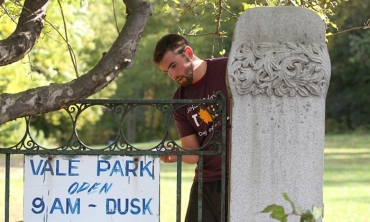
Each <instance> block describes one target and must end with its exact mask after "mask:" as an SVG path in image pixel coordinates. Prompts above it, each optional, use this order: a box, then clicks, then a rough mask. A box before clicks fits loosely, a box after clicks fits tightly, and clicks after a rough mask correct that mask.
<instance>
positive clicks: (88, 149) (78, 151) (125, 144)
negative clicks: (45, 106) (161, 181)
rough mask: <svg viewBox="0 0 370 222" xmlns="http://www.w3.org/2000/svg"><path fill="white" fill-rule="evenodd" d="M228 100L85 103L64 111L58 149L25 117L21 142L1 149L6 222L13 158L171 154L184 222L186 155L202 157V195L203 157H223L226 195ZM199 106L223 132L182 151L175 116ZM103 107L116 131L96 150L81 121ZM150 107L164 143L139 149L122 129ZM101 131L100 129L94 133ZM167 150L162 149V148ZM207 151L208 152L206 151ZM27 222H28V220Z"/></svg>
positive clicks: (219, 95) (215, 132)
mask: <svg viewBox="0 0 370 222" xmlns="http://www.w3.org/2000/svg"><path fill="white" fill-rule="evenodd" d="M226 104H227V103H226V98H225V96H224V95H223V94H222V93H217V97H216V98H215V99H193V100H84V101H81V102H79V103H77V104H75V105H71V106H69V107H66V108H65V109H64V110H65V111H66V113H67V114H68V116H69V118H70V120H71V121H70V124H71V127H70V128H71V132H70V133H69V134H68V136H67V138H65V139H64V142H63V144H61V145H58V146H56V147H46V146H45V145H42V144H40V143H39V142H38V141H37V139H35V138H34V137H35V136H34V134H32V133H31V131H32V129H31V128H32V127H31V122H32V118H33V117H32V116H29V117H25V123H26V129H25V133H24V135H23V137H22V138H21V140H20V141H19V142H18V143H17V144H15V145H14V146H10V147H0V154H1V155H3V156H4V158H5V201H4V202H5V208H4V213H5V221H6V222H8V221H9V196H10V189H9V186H10V174H11V171H10V162H11V155H12V154H21V155H47V156H50V157H52V156H53V155H72V156H75V155H99V156H100V155H107V156H109V155H120V156H142V155H151V156H153V155H154V156H156V155H158V156H159V155H162V154H171V155H177V157H178V158H177V159H178V160H177V180H176V184H177V187H176V190H177V191H176V198H177V199H176V203H177V204H176V221H177V222H179V221H180V219H181V198H182V195H181V181H182V156H183V155H199V163H198V165H199V191H202V187H203V179H202V175H203V171H202V169H203V157H204V156H206V155H221V156H222V180H221V195H222V196H223V197H225V195H226V189H225V187H226V164H227V161H226V158H227V157H226V116H227V111H226V110H227V107H226V106H227V105H226ZM189 105H194V106H200V107H204V110H207V112H208V113H209V116H210V117H211V118H212V122H216V118H217V121H218V122H219V123H221V127H220V128H215V129H214V130H213V131H212V132H211V133H212V139H211V140H209V142H208V143H207V144H205V145H204V146H202V147H200V148H199V149H197V150H187V149H186V148H183V147H181V145H179V144H178V143H177V142H176V141H178V140H176V139H175V137H174V136H173V135H172V134H171V133H170V125H171V122H173V114H174V112H175V111H176V110H177V109H179V108H181V107H184V106H189ZM210 105H213V107H217V109H216V110H210V109H209V108H208V107H210ZM95 106H100V107H104V108H105V109H109V110H110V111H111V113H112V115H113V116H114V118H113V119H115V121H116V126H117V130H116V132H115V133H114V134H113V135H112V136H111V139H110V140H109V141H108V143H106V141H103V142H104V143H105V144H106V145H103V146H102V147H99V148H97V147H96V146H91V145H87V144H86V143H85V142H84V141H83V140H82V139H81V138H80V136H79V134H78V130H77V128H78V121H79V118H81V115H82V113H84V112H85V111H86V110H87V109H88V108H91V107H95ZM140 106H150V107H153V108H155V109H156V110H158V111H160V113H161V114H162V117H163V119H164V123H163V124H165V129H166V130H164V133H163V137H162V139H160V140H158V143H155V144H156V145H154V146H153V147H136V146H135V145H134V144H133V143H130V142H129V140H128V139H127V136H126V134H127V132H126V133H125V131H124V129H123V120H124V119H125V117H127V115H128V114H129V113H130V111H132V110H133V109H134V108H136V107H140ZM94 130H99V129H94ZM164 147H165V148H166V149H163V148H164ZM205 147H207V149H204V148H205ZM201 196H202V193H201V192H199V198H198V206H199V209H202V199H201ZM226 207H227V203H225V199H224V198H222V202H221V209H222V216H221V217H222V218H221V221H226V215H225V210H226ZM201 218H202V211H201V210H199V213H198V221H201ZM25 219H26V221H27V218H25Z"/></svg>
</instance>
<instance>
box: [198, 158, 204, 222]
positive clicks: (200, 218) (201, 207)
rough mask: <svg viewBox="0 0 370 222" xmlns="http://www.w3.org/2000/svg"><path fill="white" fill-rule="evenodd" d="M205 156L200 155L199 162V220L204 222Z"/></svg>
mask: <svg viewBox="0 0 370 222" xmlns="http://www.w3.org/2000/svg"><path fill="white" fill-rule="evenodd" d="M202 198H203V156H199V162H198V222H202V213H203V212H202V211H203V203H202V202H203V201H202Z"/></svg>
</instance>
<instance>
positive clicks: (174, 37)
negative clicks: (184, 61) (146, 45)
mask: <svg viewBox="0 0 370 222" xmlns="http://www.w3.org/2000/svg"><path fill="white" fill-rule="evenodd" d="M185 46H190V44H189V42H188V41H187V40H186V39H185V38H184V37H182V36H181V35H178V34H167V35H165V36H163V37H162V38H161V39H160V40H159V41H158V42H157V45H156V46H155V50H154V54H153V62H154V63H155V64H156V65H158V64H159V63H160V62H161V61H162V59H163V56H164V55H165V54H166V52H167V51H171V52H173V53H174V54H182V53H184V52H185Z"/></svg>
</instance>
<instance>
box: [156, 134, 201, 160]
mask: <svg viewBox="0 0 370 222" xmlns="http://www.w3.org/2000/svg"><path fill="white" fill-rule="evenodd" d="M180 141H181V146H182V147H184V148H185V149H187V150H196V149H198V148H199V141H198V138H197V136H196V135H195V134H192V135H189V136H185V137H182V138H180ZM161 160H162V161H163V162H165V163H174V162H176V161H177V155H161ZM198 160H199V156H197V155H183V156H182V162H184V163H187V164H194V163H198Z"/></svg>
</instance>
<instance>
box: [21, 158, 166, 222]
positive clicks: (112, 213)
mask: <svg viewBox="0 0 370 222" xmlns="http://www.w3.org/2000/svg"><path fill="white" fill-rule="evenodd" d="M159 166H160V164H159V157H153V156H135V157H133V156H90V155H84V156H65V155H57V156H48V155H45V156H38V155H35V156H31V155H25V159H24V207H23V209H24V212H23V215H24V221H25V222H29V221H37V222H39V221H50V222H55V221H63V222H65V221H76V222H77V221H78V222H81V221H89V222H90V221H96V222H105V221H129V222H134V221H140V222H142V221H148V222H149V221H150V222H151V221H159Z"/></svg>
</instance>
